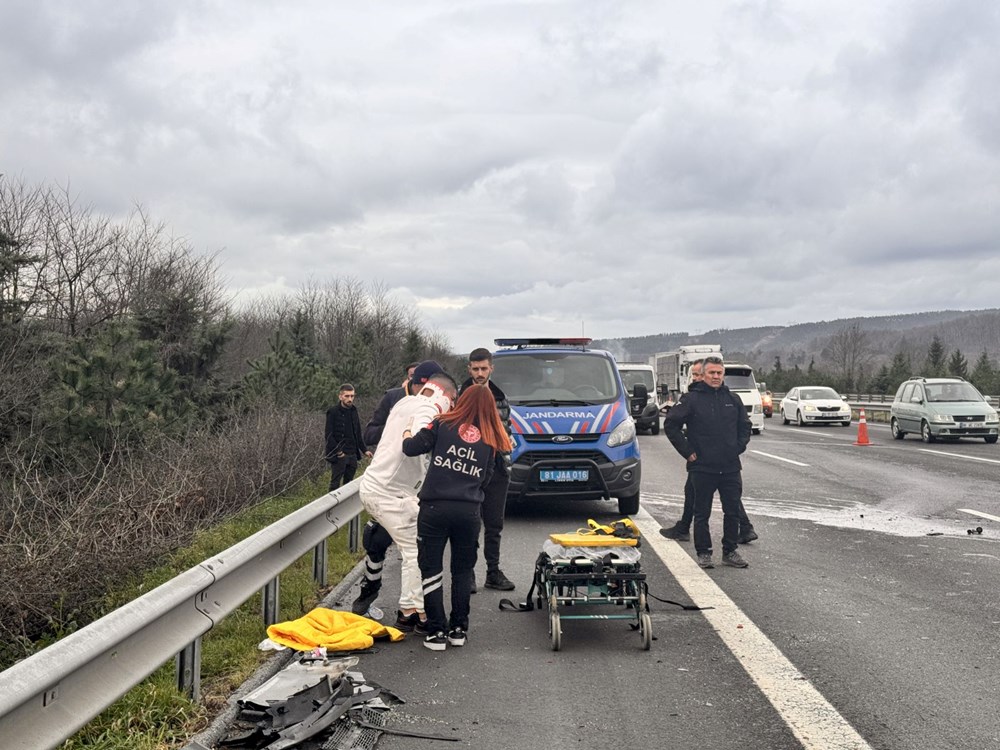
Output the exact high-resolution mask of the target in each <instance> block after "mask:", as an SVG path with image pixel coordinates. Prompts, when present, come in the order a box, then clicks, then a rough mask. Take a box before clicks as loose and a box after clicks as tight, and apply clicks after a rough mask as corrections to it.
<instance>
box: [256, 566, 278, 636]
mask: <svg viewBox="0 0 1000 750" xmlns="http://www.w3.org/2000/svg"><path fill="white" fill-rule="evenodd" d="M280 600H281V579H280V578H279V577H278V576H275V577H274V578H272V579H271V580H270V581H268V582H267V583H266V584H264V588H262V589H261V590H260V608H261V614H262V615H263V617H264V627H265V628H268V627H270V626H271V625H274V624H275V623H276V622H278V612H279V610H280V606H279V604H280Z"/></svg>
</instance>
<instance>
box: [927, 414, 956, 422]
mask: <svg viewBox="0 0 1000 750" xmlns="http://www.w3.org/2000/svg"><path fill="white" fill-rule="evenodd" d="M931 421H932V422H939V423H942V424H953V423H954V422H955V418H954V417H953V416H951V414H932V415H931Z"/></svg>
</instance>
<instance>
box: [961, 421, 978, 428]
mask: <svg viewBox="0 0 1000 750" xmlns="http://www.w3.org/2000/svg"><path fill="white" fill-rule="evenodd" d="M958 426H959V427H969V428H978V427H982V426H983V423H982V422H959V423H958Z"/></svg>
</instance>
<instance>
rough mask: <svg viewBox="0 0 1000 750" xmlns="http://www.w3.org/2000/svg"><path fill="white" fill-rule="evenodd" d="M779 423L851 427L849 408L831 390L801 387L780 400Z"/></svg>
mask: <svg viewBox="0 0 1000 750" xmlns="http://www.w3.org/2000/svg"><path fill="white" fill-rule="evenodd" d="M779 410H780V411H781V421H782V423H783V424H788V423H789V422H795V423H796V424H797V425H799V426H800V427H804V426H805V425H807V424H842V425H844V427H850V426H851V407H850V404H848V403H847V402H846V401H845V400H844V398H843V397H842V396H841V395H840V394H839V393H837V392H836V391H835V390H833V388H828V387H827V386H824V385H802V386H799V387H798V388H792V390H790V391H789V392H788V393H786V394H785V397H784V398H783V399H781V406H780V409H779Z"/></svg>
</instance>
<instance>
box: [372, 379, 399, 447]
mask: <svg viewBox="0 0 1000 750" xmlns="http://www.w3.org/2000/svg"><path fill="white" fill-rule="evenodd" d="M405 395H406V389H405V388H403V387H402V386H400V387H399V388H390V389H389V390H387V391H386V392H385V393H384V394H383V395H382V400H381V401H379V402H378V406H376V407H375V413H374V414H372V418H371V420H370V421H369V422H368V424H366V425H365V431H364V433H363V434H362V437H363V438H364V441H365V445H367V446H368V447H369V448H374V447H375V446H376V445H378V444H379V441H380V440H381V439H382V431H383V430H384V429H385V423H386V420H388V419H389V412H390V411H392V407H394V406H395V405H396V404H398V403H399V402H400V401H401V400H402V399H403V396H405Z"/></svg>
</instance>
